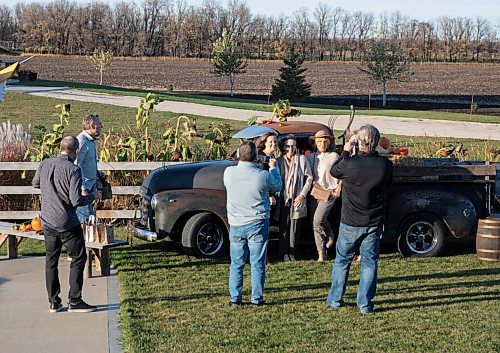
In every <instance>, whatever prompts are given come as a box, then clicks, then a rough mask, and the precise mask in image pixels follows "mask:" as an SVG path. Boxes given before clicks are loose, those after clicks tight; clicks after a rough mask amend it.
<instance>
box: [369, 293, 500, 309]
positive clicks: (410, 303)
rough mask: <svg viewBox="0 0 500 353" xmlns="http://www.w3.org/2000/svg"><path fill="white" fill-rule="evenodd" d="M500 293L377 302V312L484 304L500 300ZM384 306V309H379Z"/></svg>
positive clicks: (449, 295) (432, 296) (429, 296)
mask: <svg viewBox="0 0 500 353" xmlns="http://www.w3.org/2000/svg"><path fill="white" fill-rule="evenodd" d="M499 299H500V293H499V292H498V291H496V290H495V291H488V292H481V293H455V294H442V295H427V296H417V297H411V298H406V297H405V298H394V299H385V300H377V301H376V306H377V309H376V311H377V312H387V311H392V310H399V309H415V308H418V307H425V308H426V309H428V308H430V307H440V306H445V305H451V304H464V303H467V302H482V301H492V300H495V301H496V300H499ZM379 305H382V308H379ZM385 306H387V307H385Z"/></svg>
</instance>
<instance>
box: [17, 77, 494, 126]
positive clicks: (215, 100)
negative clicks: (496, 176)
mask: <svg viewBox="0 0 500 353" xmlns="http://www.w3.org/2000/svg"><path fill="white" fill-rule="evenodd" d="M20 84H22V85H27V86H32V85H37V86H48V87H51V86H52V87H61V86H66V87H72V88H78V89H82V90H86V91H92V92H100V93H108V94H116V95H129V96H140V97H142V96H144V95H145V94H146V93H147V92H149V91H146V90H140V89H129V88H120V87H112V86H99V85H94V84H88V83H76V82H67V81H33V82H26V83H20ZM156 93H158V94H159V96H160V97H161V98H162V99H165V100H170V101H178V102H187V103H199V104H206V105H213V106H220V107H227V108H236V109H250V110H258V111H263V112H272V109H273V108H272V106H270V105H268V104H267V101H260V100H250V99H239V98H230V97H225V98H223V97H210V96H203V95H192V94H186V93H175V92H164V91H162V92H156ZM271 103H272V102H271ZM294 106H296V107H298V108H300V110H301V111H302V114H319V115H341V114H349V111H348V109H349V108H348V107H340V106H326V105H315V104H297V105H294ZM356 114H357V115H376V116H393V117H405V118H416V119H439V120H453V121H468V122H470V121H473V122H482V123H500V118H499V117H497V116H488V115H479V114H478V115H470V114H462V113H448V112H435V111H416V110H397V109H372V110H370V111H368V109H366V108H357V110H356Z"/></svg>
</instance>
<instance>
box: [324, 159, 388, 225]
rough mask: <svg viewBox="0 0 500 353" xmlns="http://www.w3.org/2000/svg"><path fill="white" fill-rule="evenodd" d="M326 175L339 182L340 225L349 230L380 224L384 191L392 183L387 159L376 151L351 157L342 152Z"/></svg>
mask: <svg viewBox="0 0 500 353" xmlns="http://www.w3.org/2000/svg"><path fill="white" fill-rule="evenodd" d="M330 172H331V173H332V175H333V176H334V177H335V178H338V179H341V180H342V216H341V221H342V223H344V224H347V225H349V226H352V227H373V226H379V225H382V224H383V223H384V218H385V209H386V203H387V188H388V186H389V184H390V183H391V182H392V162H391V161H390V160H388V159H387V158H385V157H380V156H379V155H378V153H377V152H373V153H363V152H359V154H357V155H355V156H349V153H348V152H342V155H341V156H340V160H339V162H338V163H336V164H335V165H334V166H333V167H332V169H331V171H330Z"/></svg>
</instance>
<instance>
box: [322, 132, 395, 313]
mask: <svg viewBox="0 0 500 353" xmlns="http://www.w3.org/2000/svg"><path fill="white" fill-rule="evenodd" d="M379 140H380V133H379V131H378V130H377V128H376V127H374V126H373V125H364V126H362V127H361V128H360V129H359V131H358V133H357V134H355V135H353V136H352V137H351V138H350V139H349V141H347V142H346V143H345V145H344V151H343V152H342V154H341V156H340V161H339V162H338V163H337V164H335V165H334V166H333V167H332V169H331V174H332V175H333V177H335V178H338V179H341V180H342V215H341V223H340V229H339V237H338V240H337V247H336V258H335V262H334V264H333V268H332V287H331V289H330V293H329V294H328V299H327V304H328V305H329V306H330V307H331V308H332V309H339V308H340V307H342V306H343V304H344V301H343V299H342V297H343V295H344V292H345V289H346V284H347V277H348V275H349V268H350V266H351V262H352V259H353V258H354V255H355V253H356V250H357V249H359V251H360V254H361V278H360V281H359V288H358V296H357V305H358V308H359V310H360V311H361V312H362V313H363V314H367V313H371V312H372V311H373V298H374V297H375V290H376V286H377V268H378V258H379V254H380V235H381V234H382V230H383V224H384V218H385V209H386V196H387V187H388V186H389V184H390V183H391V181H392V162H391V161H389V160H388V159H387V158H385V157H380V156H379V155H378V153H377V152H375V148H376V147H377V145H378V143H379ZM355 146H358V148H359V152H358V153H356V154H354V155H352V156H351V152H352V151H353V149H354V147H355Z"/></svg>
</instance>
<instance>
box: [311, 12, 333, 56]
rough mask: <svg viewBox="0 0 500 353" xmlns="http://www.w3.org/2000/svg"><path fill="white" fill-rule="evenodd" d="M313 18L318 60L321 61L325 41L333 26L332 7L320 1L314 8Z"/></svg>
mask: <svg viewBox="0 0 500 353" xmlns="http://www.w3.org/2000/svg"><path fill="white" fill-rule="evenodd" d="M314 19H315V20H316V25H317V28H318V41H319V43H318V49H319V60H320V61H322V60H323V57H324V55H325V50H326V43H327V42H328V37H329V36H330V32H331V30H332V26H333V18H332V9H331V7H330V6H328V4H325V3H323V2H320V3H319V4H318V6H317V7H316V9H315V10H314Z"/></svg>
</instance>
